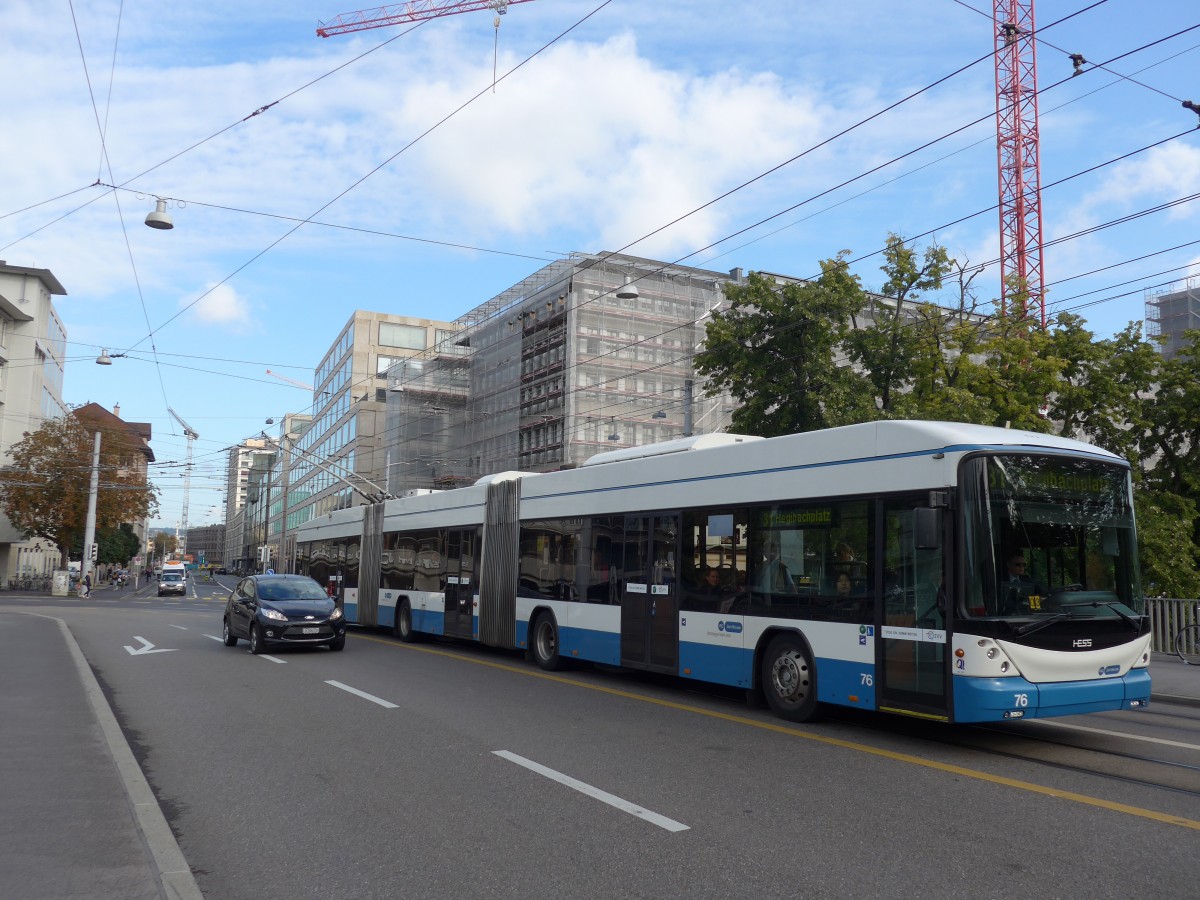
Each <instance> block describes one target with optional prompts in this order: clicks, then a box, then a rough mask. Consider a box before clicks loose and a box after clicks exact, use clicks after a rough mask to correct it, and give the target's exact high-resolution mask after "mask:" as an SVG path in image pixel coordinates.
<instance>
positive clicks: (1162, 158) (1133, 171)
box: [1085, 143, 1200, 218]
mask: <svg viewBox="0 0 1200 900" xmlns="http://www.w3.org/2000/svg"><path fill="white" fill-rule="evenodd" d="M1198 192H1200V147H1195V146H1192V145H1189V144H1183V143H1172V144H1167V145H1165V146H1162V147H1155V148H1154V149H1153V150H1149V151H1147V152H1146V153H1144V154H1142V155H1140V156H1138V157H1137V158H1135V159H1131V160H1129V161H1127V162H1122V163H1118V164H1116V165H1115V166H1113V167H1112V169H1111V171H1110V172H1109V173H1108V175H1107V177H1105V178H1104V179H1103V181H1102V182H1101V184H1100V186H1099V187H1098V188H1097V189H1096V190H1095V191H1092V192H1091V193H1089V194H1088V196H1087V197H1086V198H1085V205H1086V206H1088V207H1089V208H1092V209H1097V208H1109V207H1111V208H1116V209H1125V208H1143V207H1149V206H1154V205H1156V204H1158V203H1163V202H1167V201H1170V200H1174V199H1176V198H1178V197H1183V196H1186V195H1188V194H1195V193H1198ZM1197 209H1200V205H1198V204H1197V203H1196V202H1195V201H1193V202H1192V203H1190V204H1182V205H1180V206H1179V207H1176V208H1175V209H1174V210H1173V211H1172V213H1171V217H1172V218H1186V217H1190V216H1193V215H1195V214H1196V211H1197Z"/></svg>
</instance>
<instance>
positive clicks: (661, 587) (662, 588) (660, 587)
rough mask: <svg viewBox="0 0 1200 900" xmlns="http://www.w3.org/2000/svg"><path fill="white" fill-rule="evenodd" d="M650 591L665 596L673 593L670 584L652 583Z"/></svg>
mask: <svg viewBox="0 0 1200 900" xmlns="http://www.w3.org/2000/svg"><path fill="white" fill-rule="evenodd" d="M650 593H652V594H658V595H659V596H665V595H667V594H669V593H671V587H670V585H666V584H652V585H650Z"/></svg>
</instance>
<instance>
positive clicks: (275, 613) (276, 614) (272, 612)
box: [259, 606, 287, 622]
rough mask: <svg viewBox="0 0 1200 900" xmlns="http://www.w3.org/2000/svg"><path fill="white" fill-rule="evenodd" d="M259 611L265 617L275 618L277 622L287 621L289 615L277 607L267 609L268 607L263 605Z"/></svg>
mask: <svg viewBox="0 0 1200 900" xmlns="http://www.w3.org/2000/svg"><path fill="white" fill-rule="evenodd" d="M259 612H261V613H262V614H263V618H264V619H274V620H275V621H276V622H286V621H287V616H285V615H284V614H283V613H281V612H280V611H279V610H277V609H267V607H265V606H263V607H260V608H259Z"/></svg>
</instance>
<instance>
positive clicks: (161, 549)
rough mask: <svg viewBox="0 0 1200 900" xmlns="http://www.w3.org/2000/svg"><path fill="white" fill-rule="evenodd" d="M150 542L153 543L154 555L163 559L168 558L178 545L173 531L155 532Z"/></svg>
mask: <svg viewBox="0 0 1200 900" xmlns="http://www.w3.org/2000/svg"><path fill="white" fill-rule="evenodd" d="M151 540H153V541H154V552H155V554H157V555H158V556H163V557H166V556H170V555H171V554H172V553H174V552H175V550H176V548H177V547H178V545H179V541H178V540H176V538H175V532H173V531H156V532H154V535H153V537H152V538H151Z"/></svg>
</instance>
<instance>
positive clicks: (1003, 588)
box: [960, 454, 1145, 627]
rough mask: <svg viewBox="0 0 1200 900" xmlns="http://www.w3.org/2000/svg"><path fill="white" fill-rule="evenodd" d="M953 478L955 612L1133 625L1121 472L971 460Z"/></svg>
mask: <svg viewBox="0 0 1200 900" xmlns="http://www.w3.org/2000/svg"><path fill="white" fill-rule="evenodd" d="M961 474H962V479H963V481H962V498H963V512H964V524H965V533H964V542H963V549H964V554H965V559H964V568H965V574H966V579H965V590H964V595H963V604H962V607H963V608H962V609H961V610H960V613H961V614H963V615H966V616H968V617H976V618H978V617H999V618H1018V619H1023V620H1025V621H1027V622H1028V621H1030V620H1032V621H1033V622H1037V621H1039V620H1048V619H1054V620H1058V619H1062V618H1065V617H1067V616H1072V617H1074V616H1087V617H1095V618H1116V619H1125V620H1126V621H1128V622H1129V623H1130V624H1131V625H1134V626H1135V627H1136V626H1137V625H1140V621H1139V620H1138V618H1137V617H1139V616H1141V614H1142V612H1143V608H1144V604H1145V600H1144V598H1143V597H1142V591H1141V583H1140V579H1139V576H1138V568H1137V542H1136V536H1135V533H1134V525H1133V508H1132V502H1131V497H1130V488H1129V473H1128V470H1127V469H1126V468H1124V467H1123V466H1119V465H1112V464H1108V463H1104V462H1099V461H1096V460H1090V459H1077V458H1071V457H1063V456H1038V455H1033V454H1012V455H995V456H979V457H974V458H972V459H970V460H968V461H967V462H966V463H964V464H963V467H962V470H961ZM1046 624H1049V622H1048V621H1047V622H1046Z"/></svg>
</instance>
